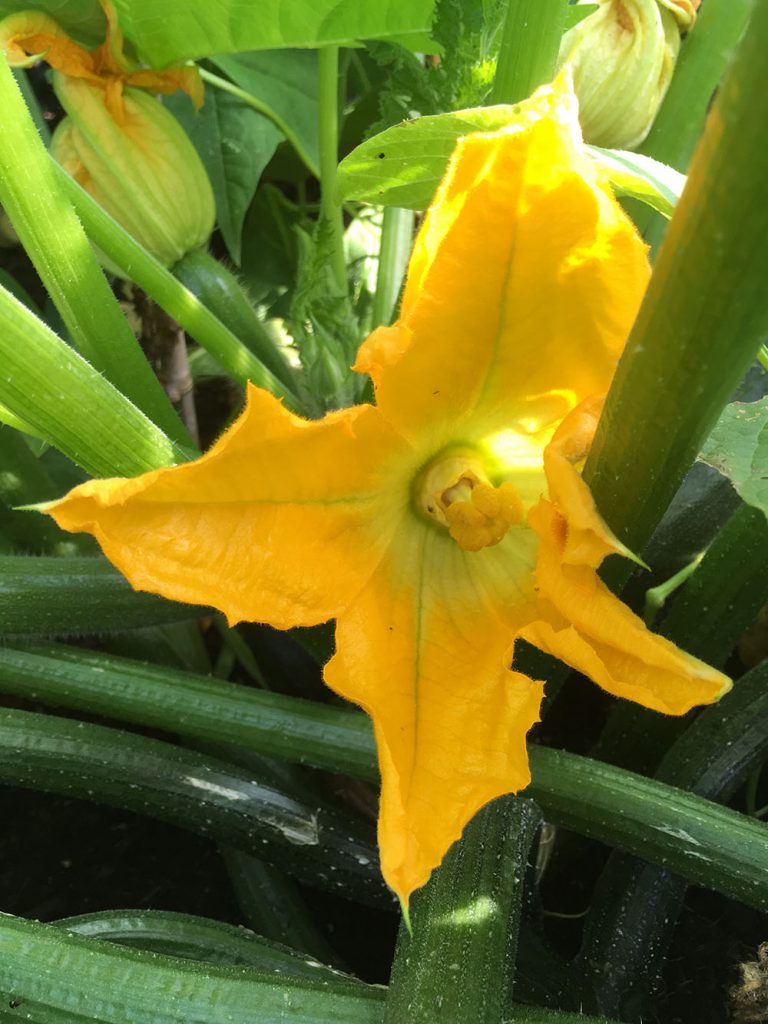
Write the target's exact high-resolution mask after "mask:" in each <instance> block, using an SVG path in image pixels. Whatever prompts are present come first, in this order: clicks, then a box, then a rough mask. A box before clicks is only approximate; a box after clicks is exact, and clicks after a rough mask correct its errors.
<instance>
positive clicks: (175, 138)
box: [51, 72, 215, 266]
mask: <svg viewBox="0 0 768 1024" xmlns="http://www.w3.org/2000/svg"><path fill="white" fill-rule="evenodd" d="M54 87H55V89H56V94H57V96H58V97H59V99H60V100H61V103H62V106H63V107H64V109H65V111H66V112H67V114H68V115H69V116H68V117H66V118H65V119H64V121H62V123H61V125H60V126H59V127H58V129H57V130H56V132H55V134H54V137H53V142H52V144H51V152H52V154H53V156H54V157H55V159H56V160H58V162H59V163H60V164H61V165H62V166H63V167H64V169H65V170H66V171H68V172H69V174H71V175H72V177H73V178H74V179H75V180H76V181H77V182H78V183H79V184H80V185H82V186H83V188H85V189H86V191H87V192H89V193H90V194H91V195H92V196H93V198H94V199H96V200H97V202H98V203H99V205H100V206H102V207H103V208H104V209H105V210H106V211H107V212H108V213H109V214H111V216H112V217H114V219H115V220H116V221H118V223H120V224H121V225H122V226H123V227H124V228H125V229H126V230H127V231H128V232H130V234H131V235H133V237H134V238H135V239H136V240H137V241H138V242H140V243H141V244H142V245H143V246H144V247H145V249H148V250H149V252H151V253H152V254H153V256H155V257H156V258H157V259H158V260H160V262H161V263H163V264H164V265H165V266H173V265H174V264H175V263H177V262H178V261H179V260H180V259H181V257H182V256H184V255H185V254H186V253H188V252H190V251H191V250H193V249H196V248H198V247H199V246H201V245H203V244H205V242H207V240H208V238H209V236H210V234H211V232H212V231H213V225H214V220H215V204H214V199H213V191H212V189H211V183H210V181H209V179H208V175H207V173H206V170H205V168H204V167H203V164H202V161H201V160H200V157H199V156H198V154H197V151H196V150H195V148H194V146H193V145H192V143H191V142H190V140H189V138H188V137H187V135H186V133H185V132H184V130H183V129H182V127H181V125H180V124H179V123H178V121H177V120H176V119H175V118H174V117H173V116H172V115H171V114H170V113H169V112H168V111H167V110H166V109H165V107H163V106H162V105H161V104H160V103H158V101H157V100H155V99H154V98H153V97H152V96H149V95H147V93H145V92H141V91H140V90H138V89H133V88H130V87H127V88H125V90H124V92H123V96H122V102H121V103H120V104H109V103H108V102H107V96H106V94H105V91H104V89H101V88H99V87H98V86H96V85H93V84H91V83H90V82H87V81H85V80H84V79H78V78H70V77H69V76H67V75H63V74H60V73H58V72H56V73H55V74H54Z"/></svg>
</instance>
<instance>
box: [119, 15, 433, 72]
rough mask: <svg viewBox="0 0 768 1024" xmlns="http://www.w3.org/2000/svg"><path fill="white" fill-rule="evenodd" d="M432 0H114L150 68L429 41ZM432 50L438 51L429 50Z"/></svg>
mask: <svg viewBox="0 0 768 1024" xmlns="http://www.w3.org/2000/svg"><path fill="white" fill-rule="evenodd" d="M434 5H435V0H376V2H375V3H359V2H357V0H290V3H286V2H285V0H261V2H260V3H259V4H248V3H242V0H218V2H217V3H210V0H115V6H116V7H117V8H118V11H119V15H120V23H121V25H122V26H123V29H124V30H125V33H126V36H127V37H128V38H129V39H130V40H131V41H132V42H133V43H134V44H135V46H136V48H137V50H138V51H139V53H140V54H141V56H142V58H143V59H144V60H146V62H147V63H148V64H150V65H151V66H153V67H164V66H165V65H167V64H173V63H174V62H177V61H183V60H189V59H194V58H196V57H209V56H211V55H212V54H216V53H236V52H238V51H241V50H275V49H281V48H284V47H288V46H300V47H317V46H329V45H342V46H343V45H348V44H350V43H354V42H356V41H357V40H360V39H392V38H396V39H397V40H398V41H399V42H402V43H405V44H407V45H409V46H413V47H414V48H416V49H419V48H421V47H423V46H424V45H425V44H428V36H427V33H428V32H429V28H430V25H431V22H432V15H433V11H434ZM431 52H434V49H432V51H431Z"/></svg>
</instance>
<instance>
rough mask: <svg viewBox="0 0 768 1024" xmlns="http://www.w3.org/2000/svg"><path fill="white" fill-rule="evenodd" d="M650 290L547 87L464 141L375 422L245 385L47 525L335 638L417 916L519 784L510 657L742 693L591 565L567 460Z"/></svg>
mask: <svg viewBox="0 0 768 1024" xmlns="http://www.w3.org/2000/svg"><path fill="white" fill-rule="evenodd" d="M648 273H649V270H648V265H647V261H646V256H645V250H644V247H643V245H642V243H641V241H640V240H639V238H638V236H637V235H636V233H635V231H634V229H633V227H632V225H631V224H630V222H629V221H628V220H627V218H626V217H625V216H624V214H623V212H622V210H621V209H620V207H619V206H618V204H617V203H616V202H615V200H614V199H613V197H612V195H611V194H610V191H609V189H608V187H607V186H605V185H603V184H602V183H601V181H599V180H598V179H597V177H596V172H595V170H594V166H593V164H592V163H591V161H590V160H589V159H588V157H587V156H586V155H585V153H584V151H583V148H582V143H581V138H580V134H579V128H578V121H577V108H576V102H575V99H574V97H573V95H572V93H571V91H570V88H569V86H568V83H567V81H566V80H565V79H563V80H560V81H558V82H557V83H555V85H553V86H548V87H545V88H544V89H542V90H540V91H539V92H538V93H537V94H536V95H535V96H534V97H533V98H532V99H531V100H529V101H526V102H525V103H523V104H521V105H520V108H519V116H518V117H517V120H516V122H515V123H514V124H511V125H510V126H509V127H508V128H505V129H503V130H501V131H496V132H491V133H488V134H476V135H470V136H467V137H465V138H463V139H462V140H461V141H460V142H459V143H458V146H457V147H456V150H455V153H454V155H453V157H452V159H451V162H450V165H449V168H448V171H447V174H446V177H445V179H444V181H443V182H442V184H441V186H440V188H439V190H438V192H437V195H436V197H435V200H434V203H433V205H432V207H431V209H430V210H429V212H428V214H427V216H426V218H425V221H424V224H423V227H422V229H421V232H420V234H419V236H418V239H417V241H416V245H415V250H414V253H413V257H412V259H411V264H410V269H409V274H408V281H407V286H406V291H405V296H404V300H403V306H402V311H401V315H400V319H399V320H398V322H397V323H396V324H395V325H394V326H393V327H385V328H379V329H378V330H377V331H375V332H374V333H373V334H372V335H371V336H370V337H369V338H368V340H367V341H366V342H365V343H364V345H363V347H362V349H361V351H360V354H359V358H358V362H357V366H356V369H358V370H360V371H361V372H366V373H370V374H371V375H372V376H373V379H374V382H375V386H376V405H361V406H356V407H354V408H351V409H345V410H342V411H340V412H333V413H330V414H329V415H327V416H326V417H325V418H324V419H322V420H319V421H314V422H310V421H307V420H304V419H300V418H299V417H297V416H295V415H293V414H292V413H290V412H288V411H287V410H286V409H285V408H284V407H283V406H282V405H281V403H280V402H279V401H278V400H277V399H275V398H274V397H273V396H272V395H270V394H268V393H267V392H265V391H262V390H259V389H258V388H250V390H249V393H248V403H247V408H246V409H245V411H244V413H243V414H242V416H241V417H240V419H239V420H238V421H237V422H236V423H235V424H234V426H232V427H231V429H229V430H228V431H227V432H226V434H224V436H223V437H222V438H221V439H220V440H219V441H218V443H217V444H216V445H214V447H213V448H212V449H211V450H210V451H209V452H208V453H207V454H206V455H204V456H203V457H202V458H201V459H199V460H198V461H197V462H194V463H191V464H189V465H183V466H178V467H174V468H171V469H160V470H157V471H155V472H151V473H147V474H145V475H144V476H141V477H138V478H137V479H134V480H101V481H92V482H89V483H86V484H83V485H81V486H80V487H77V488H76V489H75V490H74V491H72V492H71V493H70V494H69V495H68V496H67V497H65V498H64V499H62V500H61V501H59V502H57V503H54V504H52V505H50V506H47V511H49V512H50V513H51V515H53V516H54V518H55V519H56V522H57V523H58V524H59V525H60V526H62V527H63V528H64V529H66V530H88V531H90V532H91V533H93V534H94V535H95V536H96V537H97V538H98V540H99V542H100V544H101V546H102V548H103V550H104V552H105V553H106V555H107V556H108V557H109V558H110V559H111V560H112V561H113V562H114V563H115V565H117V566H118V567H119V568H120V570H121V571H122V572H123V573H125V575H126V576H127V577H128V578H129V580H130V581H131V582H132V583H133V585H134V586H135V587H137V588H139V589H142V590H150V591H154V592H159V593H162V594H165V595H167V596H168V597H170V598H174V599H176V600H182V601H191V602H199V603H203V604H211V605H214V606H215V607H217V608H220V609H221V610H222V611H224V612H225V613H226V615H227V617H228V619H229V621H230V622H232V623H235V622H238V621H240V620H244V619H245V620H252V621H258V622H267V623H271V624H272V625H274V626H277V627H278V628H282V629H287V628H289V627H291V626H307V625H312V624H315V623H320V622H323V621H325V620H328V619H331V618H334V619H336V653H335V654H334V656H333V658H332V659H331V661H330V663H329V664H328V666H327V667H326V670H325V678H326V681H327V683H328V685H329V686H331V687H332V688H333V689H334V690H336V692H337V693H340V694H342V695H343V696H344V697H347V698H348V699H349V700H351V701H354V702H356V703H357V704H359V705H361V706H362V707H363V708H365V710H366V711H367V712H368V713H369V714H370V715H371V717H372V718H373V723H374V728H375V734H376V740H377V744H378V752H379V761H380V767H381V775H382V796H381V813H380V825H379V840H380V848H381V861H382V869H383V872H384V876H385V878H386V880H387V882H388V883H389V885H390V886H391V887H392V888H393V889H394V890H395V891H396V892H397V893H398V894H399V896H400V897H401V899H402V900H403V902H404V903H407V900H408V896H409V894H410V893H411V892H412V891H413V890H414V889H415V888H417V887H418V886H421V885H422V884H423V883H424V882H425V881H426V880H427V878H428V876H429V874H430V872H431V870H432V869H433V868H434V867H435V866H436V865H437V864H439V863H440V861H441V859H442V858H443V856H444V854H445V852H446V850H447V849H448V847H449V845H450V844H451V843H452V842H453V841H454V840H455V839H456V838H457V837H458V836H459V835H460V833H461V831H462V829H463V827H464V825H465V824H466V822H467V821H468V820H469V819H470V817H471V816H472V815H473V814H474V813H475V811H476V810H477V809H478V808H479V807H481V806H482V805H483V804H485V803H486V802H487V801H489V800H491V799H493V798H494V797H496V796H499V795H500V794H502V793H509V792H513V791H516V790H520V789H522V788H523V787H525V786H526V785H527V783H528V781H529V778H530V775H529V771H528V759H527V755H526V743H525V738H526V733H527V732H528V730H529V729H530V727H531V726H532V725H533V723H534V722H536V721H537V718H538V715H539V705H540V701H541V697H542V685H543V684H542V683H541V682H539V681H537V680H534V679H529V678H528V677H527V676H525V675H523V674H521V673H520V672H517V671H514V670H512V669H511V664H512V657H513V647H514V644H515V641H516V640H518V639H520V638H524V639H526V640H528V641H530V642H531V643H533V644H536V645H537V646H538V647H540V648H541V649H542V650H544V651H548V652H550V653H551V654H553V655H555V656H557V657H559V658H562V659H563V660H564V661H565V662H567V663H568V664H569V665H573V666H574V667H576V668H578V669H579V670H580V671H582V672H584V673H586V674H587V675H589V676H591V677H592V678H593V679H594V680H596V681H597V682H598V683H599V684H600V685H601V686H603V687H604V688H605V689H607V690H609V691H610V692H611V693H614V694H617V695H619V696H623V697H629V698H631V699H632V700H636V701H639V702H640V703H642V704H644V705H646V706H647V707H650V708H655V709H657V710H659V711H663V712H667V713H669V714H682V713H684V712H685V711H687V710H688V709H689V708H690V707H691V706H692V705H694V704H698V703H702V702H704V703H706V702H709V701H713V700H716V699H717V698H718V697H719V696H720V695H721V694H722V693H723V692H724V691H725V690H726V689H727V688H728V686H729V683H728V680H727V679H726V678H725V677H724V676H722V675H721V674H720V673H718V672H716V671H714V670H713V669H711V668H709V667H707V666H706V665H704V664H702V663H701V662H699V661H697V660H695V659H694V658H692V657H690V656H689V655H687V654H685V653H683V652H682V651H680V650H678V649H677V648H676V647H675V646H673V645H672V644H671V643H669V642H668V641H667V640H664V639H662V638H661V637H658V636H655V635H654V634H652V633H650V632H648V630H647V629H646V628H645V626H644V625H643V623H642V622H641V621H640V620H639V619H638V618H637V617H636V616H635V615H633V614H632V613H631V612H630V611H629V609H628V608H627V607H626V606H625V605H623V604H622V603H621V602H620V601H619V600H618V598H616V597H615V596H613V595H612V594H611V593H610V592H609V591H608V590H607V589H606V587H605V586H604V585H603V583H602V582H601V581H600V579H599V578H598V576H597V574H596V572H595V569H596V567H597V566H598V565H599V564H600V562H601V560H602V559H603V557H604V556H605V555H606V554H608V553H609V552H620V553H624V554H626V551H625V549H624V548H623V547H622V545H621V544H620V543H619V542H618V541H617V540H616V538H615V537H613V536H612V534H611V533H610V531H609V530H608V529H607V527H606V526H605V524H604V523H603V521H602V520H601V519H600V517H599V515H598V514H597V512H596V510H595V506H594V503H593V500H592V497H591V494H590V492H589V489H588V488H587V486H586V484H585V483H584V482H583V480H582V479H581V476H580V475H579V472H578V467H579V466H580V465H581V463H582V461H583V459H584V457H585V455H586V453H587V450H588V448H589V445H590V442H591V439H592V436H593V433H594V429H595V425H596V422H597V418H598V416H599V412H600V406H601V401H602V398H601V396H602V395H603V394H604V393H605V391H606V389H607V388H608V385H609V383H610V380H611V376H612V374H613V372H614V368H615V365H616V361H617V359H618V357H619V354H620V352H621V349H622V346H623V344H624V341H625V339H626V336H627V333H628V331H629V329H630V326H631V325H632V322H633V319H634V317H635V314H636V312H637V309H638V306H639V303H640V300H641V297H642V295H643V291H644V289H645V286H646V282H647V278H648Z"/></svg>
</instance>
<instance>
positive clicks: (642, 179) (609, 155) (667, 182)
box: [587, 146, 685, 217]
mask: <svg viewBox="0 0 768 1024" xmlns="http://www.w3.org/2000/svg"><path fill="white" fill-rule="evenodd" d="M587 149H588V151H589V153H590V154H591V155H592V156H593V157H594V159H595V162H596V163H597V164H598V165H599V166H600V168H601V169H602V170H603V172H604V173H605V175H606V177H607V178H608V180H609V181H610V183H611V185H612V186H613V190H614V192H615V193H616V195H618V196H631V197H632V198H633V199H639V200H641V202H644V203H646V204H647V205H648V206H650V207H651V208H652V209H654V210H656V211H657V212H658V213H660V214H662V215H663V216H664V217H671V216H672V213H673V212H674V209H675V205H676V203H677V200H678V199H679V198H680V195H681V193H682V191H683V188H684V186H685V175H684V174H681V173H680V172H679V171H676V170H675V169H674V167H668V166H667V165H666V164H662V163H660V162H659V161H658V160H652V159H651V157H649V156H643V155H642V154H641V153H628V152H626V151H625V150H622V149H600V148H599V147H598V146H588V147H587Z"/></svg>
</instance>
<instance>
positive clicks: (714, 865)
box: [526, 747, 768, 911]
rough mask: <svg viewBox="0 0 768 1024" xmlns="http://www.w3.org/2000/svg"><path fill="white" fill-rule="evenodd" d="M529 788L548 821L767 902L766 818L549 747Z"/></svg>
mask: <svg viewBox="0 0 768 1024" xmlns="http://www.w3.org/2000/svg"><path fill="white" fill-rule="evenodd" d="M530 757H531V767H532V771H533V781H532V783H531V785H530V787H529V789H528V790H527V791H526V792H528V793H530V795H531V796H532V797H533V798H534V799H535V800H536V802H537V803H538V804H539V805H540V807H541V809H542V811H543V812H544V814H545V816H546V818H547V821H551V822H553V823H554V824H556V825H560V826H562V827H563V828H568V829H571V830H573V831H574V832H578V833H579V834H580V835H586V836H591V837H592V838H593V839H599V840H601V841H602V842H604V843H607V844H608V845H609V846H611V847H614V848H615V849H618V850H624V851H625V852H627V853H633V854H635V856H639V857H641V858H642V859H643V860H646V861H650V862H651V863H652V864H658V865H660V866H662V867H665V868H667V869H668V870H669V871H673V872H675V873H676V874H679V875H682V876H683V877H684V878H686V879H687V880H688V881H689V882H692V883H694V884H697V885H703V886H706V887H707V888H710V889H714V890H716V891H717V892H721V893H723V894H725V895H726V896H730V897H731V898H733V899H737V900H741V901H742V902H743V903H746V904H747V905H748V906H751V907H755V908H756V909H758V910H763V911H765V910H767V909H768V842H766V840H767V839H768V825H765V824H764V823H762V822H759V821H755V820H754V819H753V818H749V817H747V815H745V814H739V813H737V812H736V811H732V810H729V809H728V808H725V807H720V806H718V805H717V804H714V803H712V802H711V801H709V800H703V799H702V798H701V797H699V796H694V795H692V794H691V793H684V792H683V791H682V790H680V789H676V788H675V787H673V786H668V785H664V784H663V783H661V782H658V781H657V780H655V779H646V778H643V777H642V776H640V775H635V774H634V773H632V772H627V771H623V770H622V769H621V768H615V767H613V766H612V765H607V764H602V763H601V762H600V761H592V760H590V759H589V758H586V757H579V756H578V755H576V754H566V753H564V752H563V751H559V750H549V749H546V748H544V747H538V748H533V749H531V750H530Z"/></svg>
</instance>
